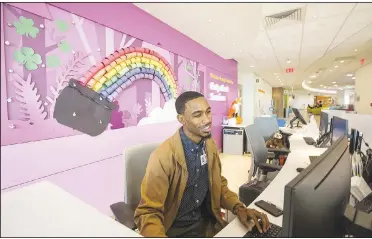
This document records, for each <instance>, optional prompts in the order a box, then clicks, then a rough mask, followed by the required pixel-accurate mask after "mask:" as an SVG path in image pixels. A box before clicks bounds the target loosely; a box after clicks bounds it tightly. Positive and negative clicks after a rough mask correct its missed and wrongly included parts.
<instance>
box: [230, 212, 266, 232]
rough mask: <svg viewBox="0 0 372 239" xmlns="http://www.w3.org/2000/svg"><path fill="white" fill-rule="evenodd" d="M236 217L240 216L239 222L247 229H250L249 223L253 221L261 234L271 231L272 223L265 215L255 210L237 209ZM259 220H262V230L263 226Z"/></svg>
mask: <svg viewBox="0 0 372 239" xmlns="http://www.w3.org/2000/svg"><path fill="white" fill-rule="evenodd" d="M236 215H237V216H238V218H239V221H240V222H241V223H242V224H243V225H244V226H246V227H247V228H249V227H250V225H249V223H248V221H249V220H253V221H254V224H255V225H256V227H257V229H258V231H259V232H260V233H263V232H267V230H268V229H269V225H270V223H269V219H268V218H267V216H266V214H265V213H261V212H259V211H257V210H255V209H248V208H245V207H239V208H238V209H237V213H236ZM258 219H261V221H262V228H261V224H260V223H259V221H258Z"/></svg>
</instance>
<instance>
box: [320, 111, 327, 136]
mask: <svg viewBox="0 0 372 239" xmlns="http://www.w3.org/2000/svg"><path fill="white" fill-rule="evenodd" d="M327 131H328V114H327V113H325V112H323V111H322V112H320V124H319V133H320V135H324V134H326V133H327Z"/></svg>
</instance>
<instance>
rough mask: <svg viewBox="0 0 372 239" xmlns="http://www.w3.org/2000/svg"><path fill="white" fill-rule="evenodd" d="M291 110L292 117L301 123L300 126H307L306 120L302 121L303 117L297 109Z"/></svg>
mask: <svg viewBox="0 0 372 239" xmlns="http://www.w3.org/2000/svg"><path fill="white" fill-rule="evenodd" d="M292 110H293V113H294V115H295V116H296V117H297V119H298V120H299V121H300V122H301V123H302V124H307V123H306V120H305V119H304V117H302V115H301V113H300V111H298V109H296V108H292Z"/></svg>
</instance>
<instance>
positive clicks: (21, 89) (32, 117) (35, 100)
mask: <svg viewBox="0 0 372 239" xmlns="http://www.w3.org/2000/svg"><path fill="white" fill-rule="evenodd" d="M12 76H13V79H14V81H13V85H14V86H15V87H16V91H15V93H16V94H17V96H16V99H17V100H18V101H19V102H20V103H21V113H22V116H23V117H22V118H21V120H24V121H27V122H30V123H33V124H35V123H38V122H40V121H43V120H45V118H46V116H47V113H46V112H44V110H45V109H44V106H43V102H42V101H41V100H40V95H38V92H37V88H36V87H35V82H33V81H32V79H31V78H32V76H31V73H29V74H28V76H27V79H26V80H24V79H23V78H22V77H21V76H20V75H18V74H12Z"/></svg>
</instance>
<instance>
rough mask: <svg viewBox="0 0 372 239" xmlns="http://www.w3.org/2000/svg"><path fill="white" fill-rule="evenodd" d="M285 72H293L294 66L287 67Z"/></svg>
mask: <svg viewBox="0 0 372 239" xmlns="http://www.w3.org/2000/svg"><path fill="white" fill-rule="evenodd" d="M285 72H286V73H293V72H294V69H293V68H287V69H285Z"/></svg>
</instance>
